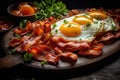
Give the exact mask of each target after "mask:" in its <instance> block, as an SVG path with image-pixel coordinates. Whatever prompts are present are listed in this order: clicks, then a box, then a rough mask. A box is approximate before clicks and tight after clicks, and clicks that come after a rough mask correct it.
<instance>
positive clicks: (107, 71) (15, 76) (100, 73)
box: [0, 0, 120, 80]
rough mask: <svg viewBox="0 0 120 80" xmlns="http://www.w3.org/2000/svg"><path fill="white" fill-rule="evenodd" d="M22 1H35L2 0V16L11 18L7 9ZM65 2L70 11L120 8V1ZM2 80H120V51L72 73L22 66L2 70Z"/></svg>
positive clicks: (89, 0)
mask: <svg viewBox="0 0 120 80" xmlns="http://www.w3.org/2000/svg"><path fill="white" fill-rule="evenodd" d="M22 1H34V0H2V1H1V2H0V16H6V17H8V18H10V17H9V15H8V13H7V7H8V6H9V5H10V4H12V3H15V2H22ZM63 2H64V3H65V4H67V8H69V9H75V8H77V9H81V8H99V7H103V8H105V9H112V8H120V4H119V0H63ZM10 19H11V20H12V18H10ZM16 20H17V19H16ZM0 38H1V39H2V37H0ZM0 51H1V50H0ZM0 80H120V51H118V52H116V53H115V54H113V55H111V56H109V57H107V58H105V59H103V60H101V61H99V62H97V63H94V64H91V65H88V66H85V67H82V68H79V69H73V70H71V71H69V70H63V71H48V70H47V71H46V70H40V69H36V68H32V67H27V66H24V65H21V64H20V65H17V66H15V67H12V68H9V69H0Z"/></svg>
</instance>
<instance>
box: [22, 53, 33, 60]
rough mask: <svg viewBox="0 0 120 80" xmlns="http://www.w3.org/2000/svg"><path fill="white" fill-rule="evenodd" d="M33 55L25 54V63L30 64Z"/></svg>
mask: <svg viewBox="0 0 120 80" xmlns="http://www.w3.org/2000/svg"><path fill="white" fill-rule="evenodd" d="M32 56H33V55H32V54H30V53H25V54H24V55H23V60H24V61H25V62H28V61H32V60H31V59H32Z"/></svg>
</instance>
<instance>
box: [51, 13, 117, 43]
mask: <svg viewBox="0 0 120 80" xmlns="http://www.w3.org/2000/svg"><path fill="white" fill-rule="evenodd" d="M76 16H87V17H88V18H90V16H89V15H87V14H78V15H74V16H72V17H69V18H65V19H63V20H60V21H58V22H56V23H55V24H53V25H52V30H51V34H52V35H53V36H58V37H62V38H64V39H66V40H70V41H78V42H79V41H93V40H94V39H95V38H96V35H97V34H98V33H101V32H106V31H115V30H117V29H118V28H117V25H116V24H115V22H114V20H113V19H112V18H111V17H109V16H108V17H107V18H106V19H104V20H98V19H95V18H93V23H91V24H90V26H87V25H80V26H81V27H82V30H81V33H80V35H78V36H76V37H67V36H65V35H64V34H63V33H62V32H61V31H60V27H61V25H62V24H64V21H67V22H72V20H73V18H74V17H76Z"/></svg>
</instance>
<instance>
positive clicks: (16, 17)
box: [7, 2, 37, 21]
mask: <svg viewBox="0 0 120 80" xmlns="http://www.w3.org/2000/svg"><path fill="white" fill-rule="evenodd" d="M23 3H27V4H28V5H30V6H32V7H34V8H35V6H34V4H33V2H21V3H13V4H11V5H10V6H8V8H7V11H8V13H9V14H10V15H11V17H12V19H13V18H14V20H15V21H16V20H17V21H19V20H23V19H27V20H33V19H34V15H35V14H36V13H37V8H35V9H34V10H35V13H34V14H31V15H15V14H13V11H15V10H20V9H19V6H20V4H23Z"/></svg>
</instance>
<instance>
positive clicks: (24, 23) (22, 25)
mask: <svg viewBox="0 0 120 80" xmlns="http://www.w3.org/2000/svg"><path fill="white" fill-rule="evenodd" d="M27 21H28V20H22V21H20V23H19V26H20V28H22V29H23V28H25V27H26V23H27Z"/></svg>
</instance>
